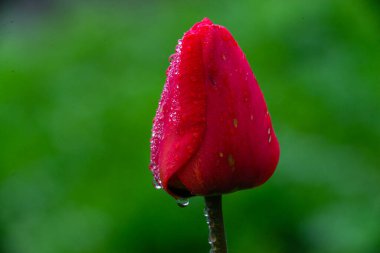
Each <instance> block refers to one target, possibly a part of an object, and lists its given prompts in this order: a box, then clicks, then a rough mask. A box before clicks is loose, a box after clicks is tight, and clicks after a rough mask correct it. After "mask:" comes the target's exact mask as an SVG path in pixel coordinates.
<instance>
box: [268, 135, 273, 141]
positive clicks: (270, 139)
mask: <svg viewBox="0 0 380 253" xmlns="http://www.w3.org/2000/svg"><path fill="white" fill-rule="evenodd" d="M271 141H272V136H271V135H269V139H268V143H271Z"/></svg>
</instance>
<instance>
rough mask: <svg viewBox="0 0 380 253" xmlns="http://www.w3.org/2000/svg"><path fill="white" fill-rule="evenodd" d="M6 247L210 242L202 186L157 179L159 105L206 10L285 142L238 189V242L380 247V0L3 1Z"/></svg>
mask: <svg viewBox="0 0 380 253" xmlns="http://www.w3.org/2000/svg"><path fill="white" fill-rule="evenodd" d="M0 4H1V5H0V6H1V7H0V8H1V9H0V252H1V253H50V252H55V253H66V252H70V253H71V252H72V253H75V252H81V253H82V252H83V253H85V252H91V253H101V252H104V253H105V252H107V253H111V252H115V253H117V252H185V253H186V252H207V251H208V248H209V247H208V244H207V234H208V232H207V227H206V224H205V220H204V217H203V214H202V209H203V200H202V199H201V198H193V199H191V203H190V206H189V207H187V208H184V209H181V208H178V207H177V205H176V204H175V202H174V200H173V199H172V198H171V197H169V196H168V195H167V194H165V193H164V192H163V191H156V190H154V188H153V186H152V183H151V179H152V177H151V174H150V172H149V170H148V163H149V138H150V129H151V122H152V118H153V116H154V113H155V109H156V107H157V102H158V99H159V96H160V93H161V90H162V87H163V83H164V80H165V70H166V68H167V66H168V56H169V55H170V54H171V53H173V52H174V47H175V44H176V41H177V39H179V38H180V37H181V36H182V34H183V33H184V32H185V31H186V30H187V29H189V28H190V27H191V26H192V24H193V23H195V22H197V21H200V20H201V19H202V18H203V17H205V16H207V17H209V18H211V19H212V20H213V21H214V22H215V23H218V24H222V25H224V26H226V27H227V28H228V29H229V30H230V31H231V32H232V34H233V35H234V36H235V38H236V40H237V41H238V42H239V44H240V46H241V47H242V48H243V50H244V51H245V53H246V55H247V58H248V59H249V61H250V63H251V66H252V68H253V70H254V72H255V74H256V76H257V79H258V80H259V83H260V84H261V88H262V90H263V92H264V94H265V97H266V100H267V103H268V106H269V108H270V112H271V115H272V119H273V123H274V126H275V129H276V132H277V135H278V138H279V140H280V143H281V150H282V154H281V159H280V164H279V166H278V169H277V171H276V173H275V175H274V176H273V177H272V179H271V180H270V181H268V182H267V183H266V184H265V185H263V186H261V187H259V188H257V189H254V190H247V191H241V192H237V193H234V194H230V195H227V196H225V198H224V209H225V222H226V229H227V236H228V244H229V248H230V252H241V253H244V252H266V253H277V252H278V253H280V252H281V253H284V252H289V253H290V252H292V253H295V252H310V253H330V252H331V253H339V252H342V253H343V252H344V253H350V252H352V253H356V252H362V253H375V252H379V248H380V219H379V213H380V167H379V164H380V163H379V162H380V156H379V153H380V148H379V140H380V118H379V115H380V114H379V112H380V105H379V99H380V85H379V81H380V78H379V70H380V50H379V49H380V48H379V45H380V5H379V2H378V1H327V0H322V1H296V0H291V1H275V0H268V1H248V0H243V1H227V0H221V1H200V0H194V1H169V0H166V1H115V0H114V1H99V2H98V1H91V2H90V1H87V2H86V1H83V2H82V1H58V0H56V1H42V0H40V1H37V0H29V1H27V0H24V1H2V2H0Z"/></svg>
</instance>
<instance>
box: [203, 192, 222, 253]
mask: <svg viewBox="0 0 380 253" xmlns="http://www.w3.org/2000/svg"><path fill="white" fill-rule="evenodd" d="M205 202H206V207H205V216H206V219H207V224H208V229H209V238H208V241H209V243H210V245H211V251H210V253H226V252H227V244H226V236H225V234H224V223H223V212H222V195H216V196H208V197H205Z"/></svg>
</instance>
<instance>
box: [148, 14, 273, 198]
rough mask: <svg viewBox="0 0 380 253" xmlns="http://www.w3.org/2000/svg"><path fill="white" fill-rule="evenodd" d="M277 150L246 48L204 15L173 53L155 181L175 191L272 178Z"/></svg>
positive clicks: (156, 130) (218, 190) (160, 113)
mask: <svg viewBox="0 0 380 253" xmlns="http://www.w3.org/2000/svg"><path fill="white" fill-rule="evenodd" d="M279 153H280V150H279V143H278V141H277V138H276V135H275V133H274V131H273V128H272V123H271V119H270V116H269V113H268V110H267V106H266V104H265V100H264V97H263V94H262V92H261V90H260V87H259V85H258V83H257V81H256V78H255V76H254V75H253V73H252V70H251V68H250V66H249V63H248V62H247V59H246V58H245V55H244V53H243V52H242V50H241V49H240V47H239V46H238V44H237V43H236V41H235V40H234V38H233V37H232V35H231V34H230V32H229V31H228V30H227V29H226V28H224V27H223V26H219V25H215V24H213V23H212V22H211V21H210V20H209V19H207V18H205V19H204V20H203V21H202V22H199V23H197V24H195V25H194V26H193V27H192V28H191V29H190V30H189V31H188V32H186V33H185V34H184V36H183V38H182V39H181V40H179V41H178V45H177V47H176V52H175V54H174V55H172V56H171V63H170V66H169V68H168V70H167V79H166V83H165V87H164V90H163V92H162V96H161V100H160V103H159V107H158V110H157V113H156V116H155V118H154V124H153V135H152V139H151V165H150V169H151V170H152V172H153V174H154V177H155V179H156V181H157V182H158V183H159V184H162V187H163V188H164V189H165V190H166V191H167V192H168V193H169V194H171V195H172V196H174V197H175V198H185V197H190V196H194V195H202V196H208V195H214V194H223V193H228V192H232V191H236V190H240V189H246V188H252V187H255V186H258V185H261V184H263V183H264V182H265V181H267V180H268V179H269V178H270V177H271V175H272V174H273V172H274V170H275V168H276V166H277V163H278V160H279Z"/></svg>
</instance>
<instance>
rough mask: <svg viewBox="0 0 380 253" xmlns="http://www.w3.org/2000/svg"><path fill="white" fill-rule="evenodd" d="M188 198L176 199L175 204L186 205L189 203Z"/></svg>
mask: <svg viewBox="0 0 380 253" xmlns="http://www.w3.org/2000/svg"><path fill="white" fill-rule="evenodd" d="M189 203H190V201H189V199H177V205H178V206H179V207H187V206H188V205H189Z"/></svg>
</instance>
